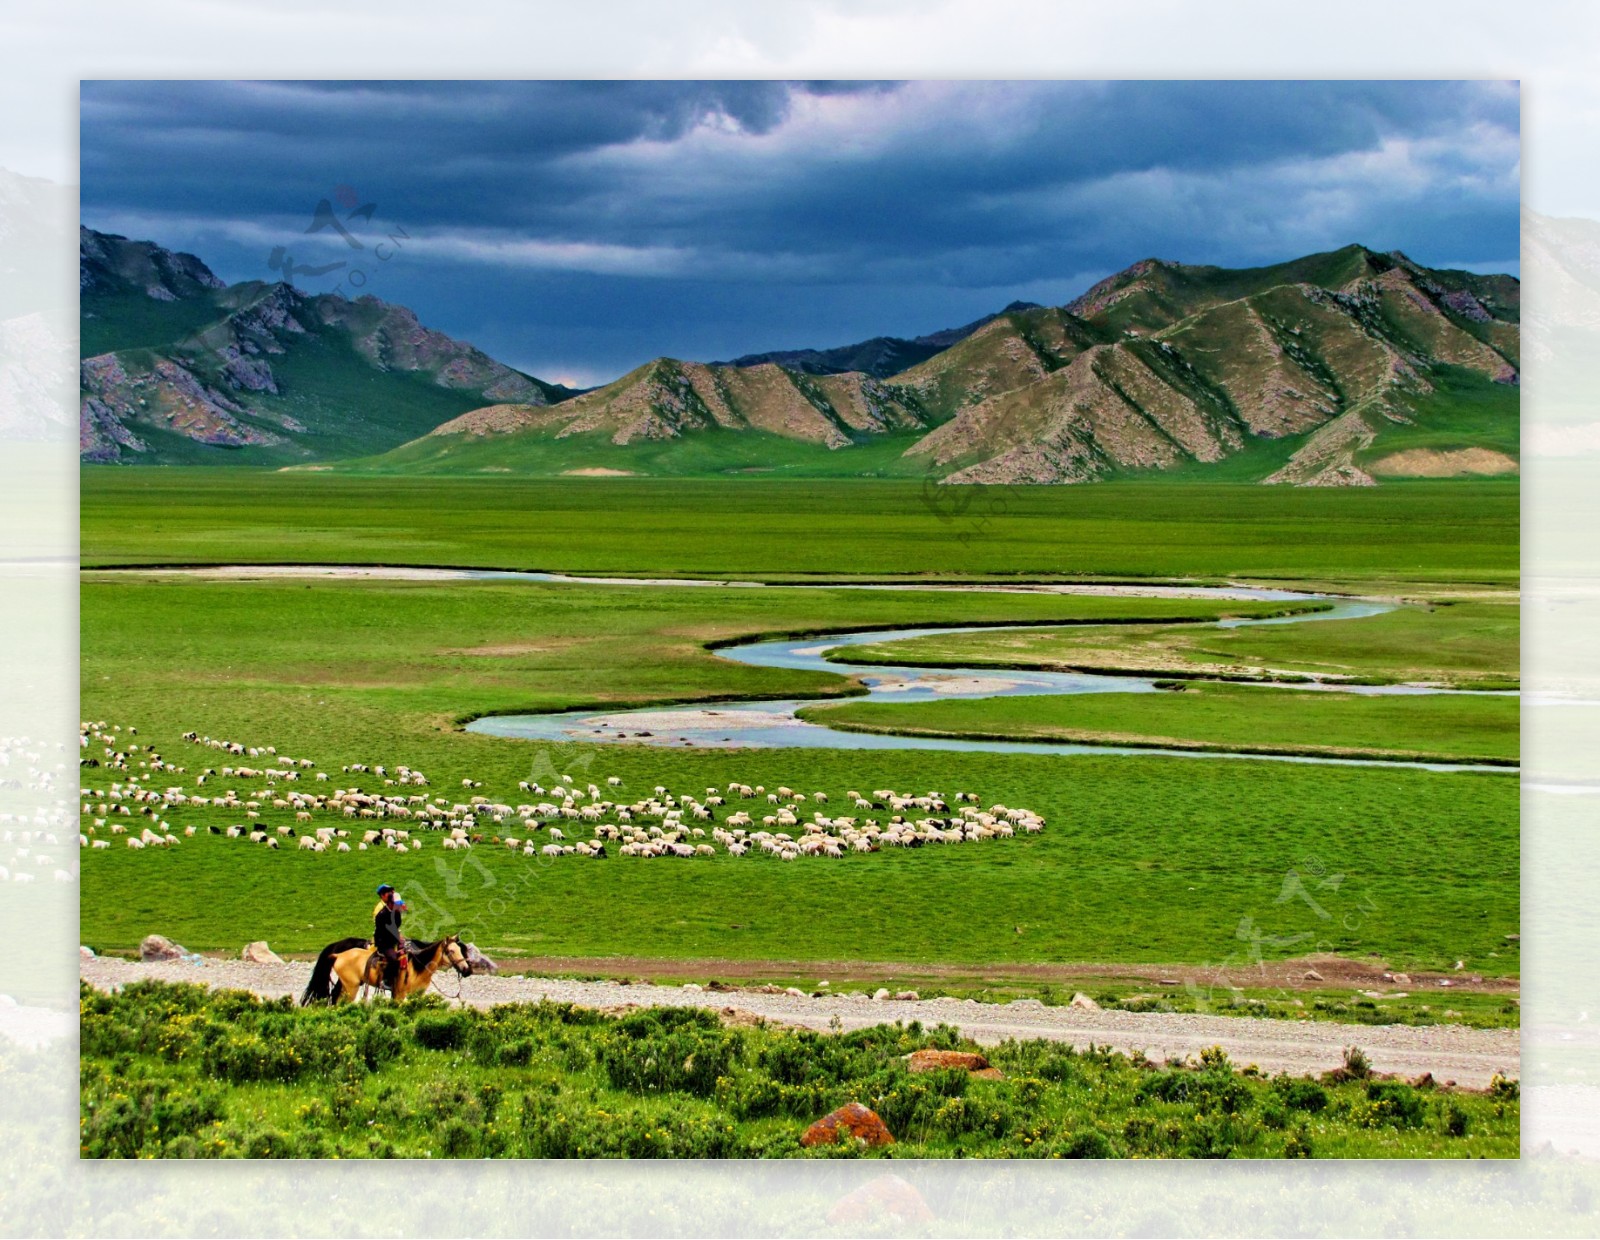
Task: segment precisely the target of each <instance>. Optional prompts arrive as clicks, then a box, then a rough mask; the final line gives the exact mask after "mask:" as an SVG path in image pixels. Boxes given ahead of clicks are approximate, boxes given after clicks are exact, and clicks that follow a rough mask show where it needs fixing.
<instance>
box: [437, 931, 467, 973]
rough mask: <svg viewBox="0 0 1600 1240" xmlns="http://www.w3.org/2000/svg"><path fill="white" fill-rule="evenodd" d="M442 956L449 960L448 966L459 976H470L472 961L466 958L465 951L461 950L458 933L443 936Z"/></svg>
mask: <svg viewBox="0 0 1600 1240" xmlns="http://www.w3.org/2000/svg"><path fill="white" fill-rule="evenodd" d="M444 958H445V959H446V960H447V961H449V962H450V967H451V968H453V969H454V970H455V971H456V973H457V974H459V975H460V976H461V977H471V976H472V963H471V962H470V961H469V960H468V959H467V953H466V952H464V951H462V950H461V936H460V935H459V934H450V935H446V936H445V940H444Z"/></svg>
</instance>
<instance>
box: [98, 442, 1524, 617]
mask: <svg viewBox="0 0 1600 1240" xmlns="http://www.w3.org/2000/svg"><path fill="white" fill-rule="evenodd" d="M1518 505H1519V491H1518V487H1517V485H1516V483H1515V482H1514V481H1510V482H1482V483H1478V482H1415V483H1407V484H1404V485H1395V486H1384V487H1376V488H1370V489H1356V490H1318V489H1296V488H1290V487H1262V486H1248V485H1233V486H1229V485H1208V484H1203V483H1184V484H1170V485H1168V484H1160V483H1154V482H1140V483H1128V484H1097V485H1094V486H1083V487H947V486H936V485H933V484H931V483H924V482H911V481H903V482H897V481H867V480H859V479H857V480H848V479H842V480H835V481H829V482H806V481H793V482H789V481H782V480H777V479H738V478H720V479H716V480H711V481H706V482H703V483H688V482H684V481H672V480H666V481H657V480H645V479H634V478H599V479H593V478H554V479H526V478H515V477H495V476H484V477H477V478H414V477H360V476H345V475H342V474H333V473H312V472H288V473H274V472H265V471H255V470H241V469H234V470H229V469H199V468H187V469H155V468H152V469H131V468H128V469H121V468H114V467H98V468H89V469H85V470H84V471H83V474H82V487H81V516H82V557H83V563H84V564H85V565H91V566H92V565H108V566H109V565H118V564H218V563H258V564H259V563H320V564H344V563H364V564H431V565H461V566H474V567H483V568H520V569H559V570H562V571H566V572H576V573H591V574H593V573H624V574H629V573H631V574H662V575H669V576H686V575H692V576H717V577H740V576H759V577H761V578H763V579H770V580H781V579H794V578H805V577H814V578H815V577H821V578H826V579H834V580H839V579H849V578H863V577H865V578H884V577H893V576H910V577H919V578H927V579H946V580H948V579H962V578H990V579H1005V578H1011V579H1019V578H1025V579H1042V578H1073V577H1102V578H1115V579H1148V578H1168V577H1194V578H1199V579H1209V580H1220V579H1225V578H1234V577H1237V578H1255V579H1262V580H1267V579H1270V580H1278V581H1284V582H1302V583H1305V582H1312V583H1328V582H1332V583H1345V584H1346V585H1347V587H1350V588H1362V589H1371V588H1380V587H1384V586H1401V587H1404V588H1407V589H1412V590H1415V589H1422V588H1429V587H1432V588H1435V589H1441V588H1444V587H1462V586H1472V585H1483V586H1494V587H1501V588H1512V587H1514V586H1515V583H1516V581H1517V573H1518Z"/></svg>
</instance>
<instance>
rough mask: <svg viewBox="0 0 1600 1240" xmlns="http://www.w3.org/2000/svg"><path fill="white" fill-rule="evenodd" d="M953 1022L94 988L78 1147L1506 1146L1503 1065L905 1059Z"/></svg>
mask: <svg viewBox="0 0 1600 1240" xmlns="http://www.w3.org/2000/svg"><path fill="white" fill-rule="evenodd" d="M962 1045H963V1044H962V1043H961V1042H960V1041H959V1039H958V1037H957V1036H956V1035H955V1034H954V1032H953V1031H952V1030H950V1029H948V1028H940V1029H937V1030H932V1031H927V1030H923V1029H921V1028H920V1027H917V1026H911V1027H899V1026H884V1025H880V1026H878V1027H876V1028H872V1029H865V1030H861V1031H858V1032H853V1033H848V1034H840V1035H836V1036H829V1035H819V1034H814V1033H807V1032H799V1031H792V1030H787V1029H782V1028H774V1027H766V1026H757V1027H724V1026H722V1025H721V1023H720V1022H719V1020H718V1018H717V1016H716V1015H715V1014H714V1013H712V1012H708V1011H701V1010H695V1009H662V1008H656V1009H644V1010H641V1011H638V1012H633V1013H630V1014H628V1015H627V1016H625V1017H623V1018H621V1019H615V1018H610V1017H606V1016H603V1015H601V1014H599V1013H597V1012H594V1011H590V1010H584V1009H579V1008H572V1007H567V1006H561V1005H554V1004H541V1005H531V1004H523V1005H505V1006H502V1007H497V1008H494V1009H491V1010H489V1011H486V1012H485V1011H477V1010H473V1009H470V1008H469V1009H465V1010H458V1011H448V1010H445V1009H443V1007H442V1005H441V1004H439V1003H438V1002H437V1001H432V1002H430V1001H428V1000H421V1001H416V1000H413V1001H412V1002H410V1003H407V1004H405V1005H403V1006H400V1007H394V1006H388V1005H379V1006H375V1007H368V1008H363V1007H346V1008H341V1009H334V1010H328V1009H320V1010H307V1009H295V1008H292V1007H290V1006H288V1005H287V1004H286V1003H284V1002H274V1003H263V1002H261V1001H259V1000H257V999H255V998H254V997H253V996H250V995H247V994H241V993H240V992H221V993H218V994H213V995H208V994H207V993H206V992H205V990H204V989H203V988H201V987H198V986H164V985H156V984H148V983H146V984H140V985H136V986H132V987H129V988H127V989H125V990H123V991H122V992H120V993H119V994H115V995H104V994H96V993H93V992H89V991H85V993H84V995H83V999H82V1004H81V1046H82V1069H81V1072H80V1078H79V1080H80V1086H79V1089H80V1096H81V1100H82V1123H81V1131H80V1151H81V1153H82V1155H83V1156H85V1157H90V1158H115V1157H122V1158H133V1157H151V1156H154V1157H186V1158H202V1157H213V1158H215V1157H255V1158H260V1157H300V1158H305V1157H311V1158H325V1157H345V1158H348V1157H402V1158H404V1157H411V1158H429V1157H455V1158H481V1157H534V1158H567V1157H634V1158H661V1157H669V1158H670V1157H677V1158H729V1157H801V1156H805V1155H807V1154H808V1153H809V1154H810V1155H811V1156H812V1157H860V1156H862V1155H864V1154H867V1153H869V1151H866V1150H864V1149H863V1148H862V1147H860V1146H859V1145H857V1144H856V1143H854V1142H849V1143H845V1144H836V1145H833V1146H819V1147H817V1148H815V1149H813V1150H810V1151H808V1150H806V1149H805V1148H803V1147H802V1146H801V1145H800V1142H799V1138H800V1135H801V1134H802V1133H803V1132H804V1131H805V1129H806V1127H807V1126H808V1125H809V1124H810V1123H811V1122H812V1121H813V1120H815V1119H818V1118H820V1117H821V1116H823V1115H825V1114H827V1113H828V1112H829V1111H831V1110H832V1109H834V1108H835V1107H838V1106H841V1105H843V1104H844V1103H846V1102H850V1101H862V1102H865V1103H866V1104H867V1105H869V1106H871V1107H872V1108H873V1109H874V1110H875V1111H876V1112H877V1113H878V1114H879V1115H880V1116H881V1117H882V1118H883V1120H884V1122H885V1123H886V1124H887V1126H888V1128H889V1130H890V1132H891V1133H892V1134H893V1135H894V1136H895V1138H896V1142H895V1144H893V1145H889V1146H886V1147H883V1148H882V1149H881V1150H879V1151H872V1152H875V1153H878V1154H880V1155H881V1156H886V1157H902V1158H927V1157H946V1158H952V1157H1038V1158H1119V1157H1146V1158H1148V1157H1178V1158H1190V1157H1212V1158H1216V1157H1239V1158H1283V1157H1302V1158H1303V1157H1330V1158H1361V1157H1367V1158H1406V1157H1463V1158H1465V1157H1490V1158H1497V1157H1498V1158H1514V1157H1516V1156H1517V1153H1518V1120H1519V1113H1520V1103H1519V1099H1518V1093H1519V1091H1518V1089H1517V1087H1516V1086H1515V1085H1514V1084H1505V1083H1502V1084H1498V1085H1497V1086H1496V1088H1494V1089H1492V1090H1491V1091H1489V1092H1488V1093H1487V1094H1468V1093H1457V1092H1454V1091H1442V1090H1436V1089H1418V1088H1414V1087H1412V1086H1411V1085H1408V1084H1406V1083H1404V1082H1398V1081H1377V1080H1371V1079H1361V1078H1360V1074H1359V1068H1358V1070H1357V1073H1356V1079H1342V1080H1337V1081H1336V1080H1333V1079H1329V1078H1324V1079H1323V1080H1321V1081H1314V1080H1311V1079H1308V1078H1304V1077H1302V1078H1290V1077H1286V1076H1283V1077H1275V1078H1270V1079H1269V1078H1266V1077H1263V1076H1261V1075H1260V1074H1258V1073H1252V1072H1249V1071H1243V1072H1241V1071H1238V1070H1236V1069H1235V1067H1234V1065H1232V1064H1230V1063H1229V1062H1228V1061H1227V1059H1226V1057H1225V1056H1223V1055H1221V1054H1220V1052H1216V1051H1208V1052H1206V1053H1205V1054H1204V1055H1203V1056H1202V1061H1201V1062H1199V1063H1191V1064H1187V1065H1184V1066H1173V1065H1156V1064H1151V1063H1148V1062H1144V1063H1141V1062H1138V1061H1136V1060H1134V1059H1130V1058H1128V1057H1125V1056H1122V1055H1120V1054H1109V1053H1103V1052H1098V1051H1091V1052H1086V1053H1074V1052H1073V1051H1072V1049H1071V1048H1069V1047H1064V1046H1062V1045H1060V1044H1059V1043H1049V1042H1020V1043H1019V1042H1010V1043H1006V1044H1005V1045H1003V1046H1000V1047H998V1048H995V1049H993V1050H991V1051H989V1052H987V1056H988V1058H990V1060H991V1061H992V1062H993V1063H994V1065H995V1066H996V1067H998V1068H999V1069H1000V1071H1001V1072H1002V1073H1003V1074H1004V1075H1003V1077H1002V1079H999V1080H990V1079H980V1078H974V1077H969V1076H968V1074H967V1073H965V1072H962V1071H952V1070H946V1071H936V1072H927V1073H917V1074H913V1073H911V1072H910V1071H909V1070H908V1067H907V1065H906V1063H905V1061H904V1059H903V1058H902V1057H903V1056H905V1055H907V1054H909V1053H910V1052H912V1051H915V1050H919V1049H923V1048H938V1049H945V1050H949V1049H957V1048H960V1047H962Z"/></svg>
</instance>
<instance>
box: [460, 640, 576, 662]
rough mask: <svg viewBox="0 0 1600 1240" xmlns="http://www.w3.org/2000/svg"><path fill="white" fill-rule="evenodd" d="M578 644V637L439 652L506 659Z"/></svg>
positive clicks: (544, 652) (469, 647)
mask: <svg viewBox="0 0 1600 1240" xmlns="http://www.w3.org/2000/svg"><path fill="white" fill-rule="evenodd" d="M577 644H578V641H577V639H576V638H572V639H568V640H565V641H553V642H510V643H508V644H506V645H503V646H461V647H458V648H456V649H446V650H440V651H439V653H440V654H452V655H466V656H468V657H470V658H484V659H506V658H512V657H513V656H516V655H519V654H549V653H550V652H551V651H553V650H565V649H567V648H568V647H569V646H576V645H577Z"/></svg>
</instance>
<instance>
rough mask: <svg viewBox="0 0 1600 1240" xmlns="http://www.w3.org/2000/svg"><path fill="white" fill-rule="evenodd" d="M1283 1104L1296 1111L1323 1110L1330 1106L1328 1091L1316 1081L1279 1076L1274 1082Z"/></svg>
mask: <svg viewBox="0 0 1600 1240" xmlns="http://www.w3.org/2000/svg"><path fill="white" fill-rule="evenodd" d="M1272 1087H1273V1089H1274V1090H1276V1091H1277V1093H1278V1096H1279V1097H1280V1098H1282V1099H1283V1105H1284V1106H1286V1107H1289V1108H1290V1109H1292V1110H1295V1111H1312V1112H1315V1111H1322V1110H1326V1109H1327V1106H1328V1091H1327V1090H1325V1089H1324V1088H1322V1086H1321V1085H1318V1084H1317V1083H1316V1082H1315V1081H1308V1080H1305V1079H1303V1078H1302V1079H1299V1080H1293V1079H1290V1078H1288V1077H1279V1078H1278V1079H1277V1080H1276V1081H1274V1082H1273V1083H1272Z"/></svg>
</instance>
